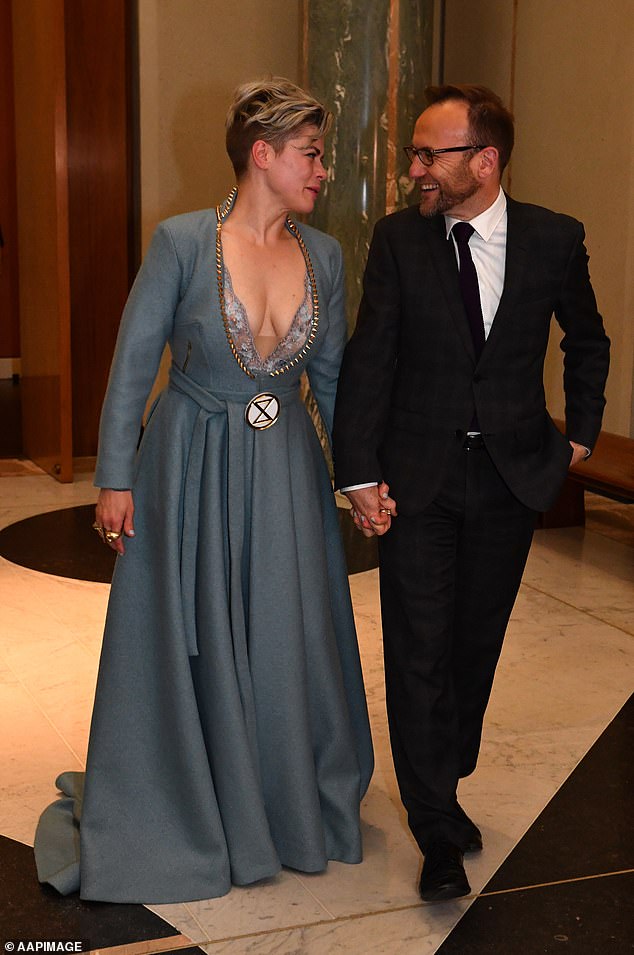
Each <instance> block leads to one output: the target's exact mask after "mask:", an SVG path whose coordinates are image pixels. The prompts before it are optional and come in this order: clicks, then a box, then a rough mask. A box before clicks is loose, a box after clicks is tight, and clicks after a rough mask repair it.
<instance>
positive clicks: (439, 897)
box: [420, 882, 471, 902]
mask: <svg viewBox="0 0 634 955" xmlns="http://www.w3.org/2000/svg"><path fill="white" fill-rule="evenodd" d="M470 893H471V886H470V885H469V883H468V882H466V883H465V885H464V886H463V887H462V889H459V888H458V887H457V886H455V885H447V886H442V885H439V886H438V887H437V888H435V889H430V890H429V891H427V892H421V893H420V897H421V899H422V900H423V902H449V901H451V899H462V898H464V897H465V895H469V894H470Z"/></svg>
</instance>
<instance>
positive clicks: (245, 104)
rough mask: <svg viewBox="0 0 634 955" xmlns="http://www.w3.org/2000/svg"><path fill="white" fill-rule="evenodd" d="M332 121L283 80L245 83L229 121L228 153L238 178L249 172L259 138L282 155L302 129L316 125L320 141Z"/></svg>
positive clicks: (312, 100) (313, 101) (235, 96)
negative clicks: (252, 152) (253, 148)
mask: <svg viewBox="0 0 634 955" xmlns="http://www.w3.org/2000/svg"><path fill="white" fill-rule="evenodd" d="M331 122H332V113H330V112H329V110H327V109H326V108H325V107H324V106H322V105H321V103H319V102H318V101H317V100H316V99H315V98H314V97H313V96H311V95H310V93H307V92H306V91H305V90H303V89H300V87H299V86H296V85H295V83H291V81H290V80H287V79H284V77H281V76H274V77H272V78H271V79H267V80H256V81H255V82H253V83H244V84H243V85H242V86H239V87H238V88H237V89H236V91H235V93H234V94H233V102H232V103H231V106H230V107H229V112H228V113H227V121H226V131H227V139H226V142H227V153H228V154H229V159H230V160H231V163H232V165H233V169H234V172H235V175H236V179H237V180H239V179H240V178H241V177H242V176H243V175H244V174H245V172H246V171H247V169H248V165H249V156H250V154H251V147H252V146H253V143H255V142H256V141H257V140H258V139H262V140H264V142H265V143H269V144H270V145H271V146H272V147H273V149H274V150H275V152H276V153H279V152H281V150H282V149H283V148H284V146H285V145H286V143H287V142H288V140H289V139H293V138H294V137H295V136H297V134H298V132H299V130H300V129H301V128H302V127H303V126H315V127H316V128H317V134H316V135H317V138H318V139H321V138H322V137H323V136H325V135H326V133H327V132H328V129H329V128H330V124H331Z"/></svg>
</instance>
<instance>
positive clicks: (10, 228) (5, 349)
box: [0, 0, 20, 358]
mask: <svg viewBox="0 0 634 955" xmlns="http://www.w3.org/2000/svg"><path fill="white" fill-rule="evenodd" d="M11 33H12V30H11V0H0V130H2V135H1V136H0V230H1V233H2V238H1V240H0V358H17V357H19V355H20V331H19V329H20V325H19V318H18V223H17V212H16V204H15V133H14V129H15V127H14V115H13V48H12V47H13V44H12V39H11Z"/></svg>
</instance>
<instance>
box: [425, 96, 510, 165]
mask: <svg viewBox="0 0 634 955" xmlns="http://www.w3.org/2000/svg"><path fill="white" fill-rule="evenodd" d="M425 95H426V97H427V102H428V104H429V105H430V106H433V105H434V104H436V103H444V102H446V101H447V100H458V101H459V102H460V101H461V102H463V103H467V105H468V119H469V135H470V136H471V137H472V140H473V143H474V144H475V143H478V144H480V145H485V146H495V148H496V149H497V151H498V154H499V157H500V172H503V171H504V169H505V167H506V165H507V163H508V161H509V159H510V158H511V153H512V151H513V143H514V141H515V128H514V120H513V114H512V113H511V111H510V110H508V109H507V108H506V106H505V105H504V103H503V102H502V100H501V99H500V97H499V96H498V95H497V93H494V92H493V90H490V89H488V88H487V87H486V86H476V85H475V84H455V85H454V84H446V85H444V86H428V87H427V89H426V90H425Z"/></svg>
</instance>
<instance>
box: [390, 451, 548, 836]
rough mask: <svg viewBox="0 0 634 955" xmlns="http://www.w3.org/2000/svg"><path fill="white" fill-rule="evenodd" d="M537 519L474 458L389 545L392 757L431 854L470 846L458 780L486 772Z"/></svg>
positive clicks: (474, 454)
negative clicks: (491, 712)
mask: <svg viewBox="0 0 634 955" xmlns="http://www.w3.org/2000/svg"><path fill="white" fill-rule="evenodd" d="M397 502H398V498H397ZM535 518H536V513H535V511H533V510H531V509H530V508H528V507H526V506H525V505H524V504H522V503H521V502H520V501H519V500H518V499H517V498H516V497H515V496H514V495H513V494H512V493H511V492H510V490H509V489H508V487H507V486H506V484H505V483H504V481H503V480H502V478H501V477H500V475H499V473H498V471H497V470H496V468H495V466H494V464H493V462H492V460H491V458H490V457H489V454H488V452H487V451H486V449H485V448H483V447H482V448H478V449H475V450H471V449H470V450H467V449H466V448H465V449H464V450H463V451H462V452H461V453H460V454H459V456H458V459H457V462H456V464H455V466H453V467H452V468H451V470H450V473H449V474H447V476H446V478H445V480H444V481H443V485H442V488H441V491H440V493H439V494H438V495H437V497H436V498H435V500H434V501H433V502H432V503H431V504H430V505H428V506H427V507H426V508H425V509H424V510H423V511H422V512H421V513H418V514H414V515H400V516H398V517H396V518H395V519H394V520H393V521H392V527H391V529H390V530H389V531H388V533H387V534H385V535H384V536H382V537H380V538H379V553H380V581H381V612H382V620H383V641H384V654H385V679H386V694H387V711H388V720H389V727H390V738H391V744H392V753H393V758H394V767H395V770H396V776H397V779H398V783H399V788H400V792H401V798H402V800H403V804H404V805H405V808H406V809H407V813H408V820H409V825H410V828H411V830H412V833H413V834H414V837H415V838H416V840H417V842H418V844H419V845H420V847H421V849H422V850H423V851H425V847H426V846H428V845H429V844H430V843H431V842H432V841H433V840H434V839H435V838H438V837H445V838H448V839H450V840H451V841H452V842H455V843H456V844H457V845H459V846H461V847H464V845H466V843H467V841H468V837H469V834H470V828H471V827H470V824H469V821H468V819H467V818H466V816H465V814H464V812H463V811H462V809H461V808H460V806H459V805H458V802H457V786H458V780H459V779H460V777H463V776H468V775H469V774H470V773H472V772H473V770H474V769H475V766H476V762H477V758H478V751H479V748H480V738H481V734H482V721H483V718H484V712H485V709H486V706H487V703H488V700H489V695H490V692H491V687H492V684H493V677H494V673H495V668H496V665H497V662H498V658H499V655H500V651H501V649H502V642H503V640H504V633H505V631H506V627H507V623H508V620H509V617H510V614H511V610H512V608H513V603H514V601H515V598H516V596H517V591H518V589H519V585H520V581H521V578H522V573H523V571H524V566H525V564H526V559H527V557H528V551H529V548H530V544H531V540H532V536H533V529H534V526H535Z"/></svg>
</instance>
